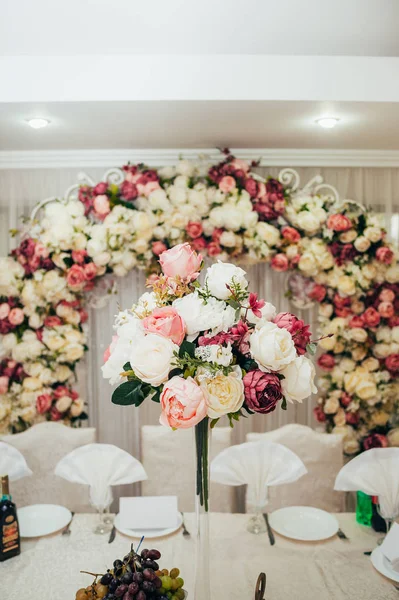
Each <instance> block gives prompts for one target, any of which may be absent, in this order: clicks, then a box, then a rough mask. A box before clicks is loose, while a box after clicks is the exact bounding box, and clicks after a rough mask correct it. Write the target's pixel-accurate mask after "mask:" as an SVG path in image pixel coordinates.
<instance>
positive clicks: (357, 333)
mask: <svg viewBox="0 0 399 600" xmlns="http://www.w3.org/2000/svg"><path fill="white" fill-rule="evenodd" d="M349 337H350V339H351V340H354V341H355V342H365V341H366V340H367V337H368V335H367V331H366V330H365V329H363V328H362V327H353V329H350V330H349Z"/></svg>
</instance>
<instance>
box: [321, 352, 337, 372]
mask: <svg viewBox="0 0 399 600" xmlns="http://www.w3.org/2000/svg"><path fill="white" fill-rule="evenodd" d="M317 364H318V365H319V367H320V369H323V371H332V370H333V368H334V367H335V358H334V356H333V355H332V354H322V355H321V356H319V358H318V360H317Z"/></svg>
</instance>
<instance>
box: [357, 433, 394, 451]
mask: <svg viewBox="0 0 399 600" xmlns="http://www.w3.org/2000/svg"><path fill="white" fill-rule="evenodd" d="M387 446H388V439H387V437H386V436H385V435H383V434H382V433H370V435H368V436H367V437H365V438H364V440H363V448H364V450H371V448H386V447H387Z"/></svg>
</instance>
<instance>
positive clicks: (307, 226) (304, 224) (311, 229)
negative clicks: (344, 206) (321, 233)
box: [296, 210, 320, 234]
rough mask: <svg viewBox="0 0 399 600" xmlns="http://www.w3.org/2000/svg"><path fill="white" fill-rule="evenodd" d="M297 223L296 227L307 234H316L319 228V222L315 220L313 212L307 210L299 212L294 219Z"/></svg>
mask: <svg viewBox="0 0 399 600" xmlns="http://www.w3.org/2000/svg"><path fill="white" fill-rule="evenodd" d="M296 221H297V223H298V227H300V228H301V229H303V230H304V231H306V232H307V233H310V234H312V233H316V231H317V230H318V229H319V228H320V220H319V219H318V218H317V216H316V215H314V214H313V212H310V211H308V210H303V211H301V212H300V213H299V214H298V216H297V219H296Z"/></svg>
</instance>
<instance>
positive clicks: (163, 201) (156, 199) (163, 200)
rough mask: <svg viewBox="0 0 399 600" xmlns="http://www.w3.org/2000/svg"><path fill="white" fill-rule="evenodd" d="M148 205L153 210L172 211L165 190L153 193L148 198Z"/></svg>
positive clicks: (160, 189)
mask: <svg viewBox="0 0 399 600" xmlns="http://www.w3.org/2000/svg"><path fill="white" fill-rule="evenodd" d="M148 203H149V205H150V206H151V208H152V209H153V210H163V211H168V210H170V202H169V200H168V198H167V196H166V192H165V190H163V189H162V188H159V189H157V190H154V191H153V192H151V194H150V195H149V196H148Z"/></svg>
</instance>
